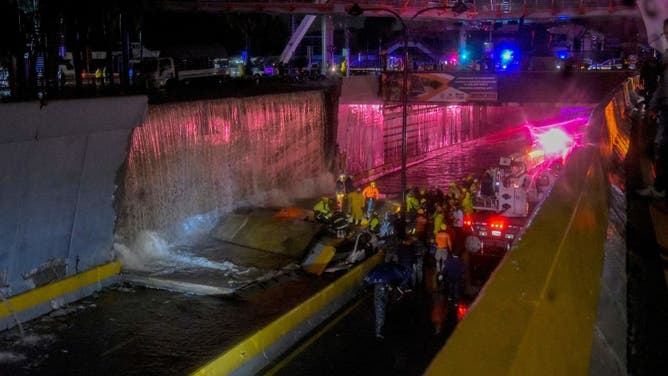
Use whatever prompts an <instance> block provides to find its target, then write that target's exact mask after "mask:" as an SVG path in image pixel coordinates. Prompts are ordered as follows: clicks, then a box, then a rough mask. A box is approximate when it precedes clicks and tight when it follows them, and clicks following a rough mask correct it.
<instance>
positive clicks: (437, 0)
mask: <svg viewBox="0 0 668 376" xmlns="http://www.w3.org/2000/svg"><path fill="white" fill-rule="evenodd" d="M458 1H459V0H359V1H350V0H330V1H328V2H327V3H326V4H320V5H318V6H315V7H314V4H313V1H312V0H252V1H244V0H203V1H195V8H198V9H200V10H220V9H229V10H246V11H253V10H256V11H263V10H268V9H271V11H272V12H281V11H284V12H295V13H303V12H309V13H314V12H315V13H343V12H345V9H346V8H347V7H350V6H351V5H352V4H353V3H358V4H359V5H360V6H362V7H385V8H390V9H393V10H395V11H396V12H397V13H399V14H401V15H402V16H410V15H411V11H412V10H415V9H422V8H426V7H436V6H453V5H455V4H456V3H457V2H458ZM158 2H159V3H163V4H171V5H175V4H177V3H178V4H181V6H190V8H192V3H189V4H188V5H183V4H184V3H183V2H174V1H158ZM462 2H463V3H464V4H465V5H466V6H467V8H468V11H467V12H465V14H464V17H466V18H489V17H498V18H503V17H504V16H511V15H512V16H527V17H531V16H537V17H542V16H550V15H551V16H554V15H575V14H577V15H584V16H586V15H587V14H600V13H618V12H626V13H628V12H637V7H635V6H634V5H627V2H625V1H624V0H462ZM425 17H432V18H434V17H440V18H452V17H457V18H461V17H462V15H460V14H454V13H453V12H441V13H439V14H433V13H432V14H428V15H425Z"/></svg>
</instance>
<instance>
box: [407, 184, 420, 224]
mask: <svg viewBox="0 0 668 376" xmlns="http://www.w3.org/2000/svg"><path fill="white" fill-rule="evenodd" d="M419 208H420V201H418V199H417V198H416V197H415V194H414V193H413V192H412V191H408V194H407V195H406V219H407V220H408V223H409V224H410V227H411V228H413V227H414V226H415V217H416V216H417V210H418V209H419Z"/></svg>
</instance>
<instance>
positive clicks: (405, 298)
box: [264, 258, 500, 376]
mask: <svg viewBox="0 0 668 376" xmlns="http://www.w3.org/2000/svg"><path fill="white" fill-rule="evenodd" d="M481 261H483V260H482V259H477V260H476V263H479V265H477V266H478V269H477V271H476V273H475V277H474V278H473V279H474V281H475V282H476V285H477V286H474V289H472V290H473V291H478V290H479V289H480V287H481V286H482V284H484V282H486V280H487V279H488V278H489V275H490V273H491V272H492V271H493V269H494V268H495V267H496V266H497V265H498V262H499V261H500V258H491V259H489V258H488V259H486V260H484V261H485V262H484V263H481ZM368 291H369V292H368V293H367V294H366V295H364V296H363V297H362V298H361V299H360V300H358V301H356V302H354V303H353V304H351V305H350V306H349V307H348V309H345V310H343V312H342V313H340V315H339V316H338V317H335V318H333V319H332V320H331V321H330V322H329V323H327V324H325V325H323V327H322V328H320V331H319V332H317V333H316V334H315V335H314V336H313V337H312V338H309V339H308V340H307V341H305V342H303V343H302V344H301V345H297V346H296V347H295V349H293V351H292V352H291V353H290V354H288V355H287V356H286V357H285V358H284V359H281V360H280V361H277V362H276V363H275V364H274V365H273V366H272V367H269V368H268V369H267V370H265V373H264V374H267V375H272V374H275V375H285V376H288V375H422V374H423V373H424V371H425V370H426V368H427V366H428V365H429V363H430V362H431V360H432V359H433V358H434V356H436V353H437V352H438V351H439V350H440V349H441V348H442V347H443V345H444V344H445V342H446V341H447V338H448V337H449V336H450V334H451V333H452V331H453V330H454V329H455V327H456V325H457V322H458V321H459V320H461V318H462V317H463V315H464V314H465V312H466V310H467V307H468V305H469V304H470V302H471V301H472V298H473V296H467V297H465V299H464V301H463V302H461V303H460V304H459V305H450V304H448V302H447V292H446V291H444V288H443V287H442V286H440V285H438V284H436V283H435V279H434V264H433V261H431V259H429V260H427V261H426V262H425V281H424V283H423V284H422V285H421V286H419V287H417V288H416V289H415V290H414V291H412V292H408V293H405V294H403V295H401V294H399V293H398V292H397V291H396V290H394V291H393V293H392V294H391V296H392V298H391V299H390V302H389V304H388V307H387V316H386V322H385V330H384V339H376V337H375V335H374V320H375V314H374V307H373V289H369V290H368Z"/></svg>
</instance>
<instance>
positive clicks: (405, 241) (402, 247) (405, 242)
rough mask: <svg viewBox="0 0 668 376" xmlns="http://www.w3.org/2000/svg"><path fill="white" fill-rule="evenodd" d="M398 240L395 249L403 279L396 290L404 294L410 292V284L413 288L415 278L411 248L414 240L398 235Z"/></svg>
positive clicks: (413, 254) (413, 257) (413, 250)
mask: <svg viewBox="0 0 668 376" xmlns="http://www.w3.org/2000/svg"><path fill="white" fill-rule="evenodd" d="M399 240H400V243H399V246H398V247H397V261H398V263H399V266H401V268H402V270H403V275H404V278H403V280H402V281H401V284H400V285H399V287H398V288H399V292H400V293H402V294H403V293H405V292H410V285H411V283H413V286H415V278H416V276H415V275H414V273H415V263H416V261H417V260H416V257H415V249H414V248H413V242H414V241H415V240H414V239H413V238H411V237H410V236H406V235H403V238H402V235H399Z"/></svg>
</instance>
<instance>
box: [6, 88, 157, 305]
mask: <svg viewBox="0 0 668 376" xmlns="http://www.w3.org/2000/svg"><path fill="white" fill-rule="evenodd" d="M146 107H147V99H146V98H145V97H123V98H100V99H90V100H88V99H82V100H69V101H54V102H49V103H48V104H47V105H46V106H44V107H43V108H41V109H40V105H39V104H38V103H12V104H2V105H0V179H1V184H0V212H1V213H2V216H0V289H1V290H0V291H2V294H3V295H4V296H5V297H10V296H14V295H17V294H20V293H24V292H26V291H28V290H31V289H34V288H35V287H39V286H44V285H48V284H50V283H53V282H56V281H59V280H62V279H63V278H66V277H68V276H72V275H74V274H77V273H80V272H83V271H85V270H88V269H91V268H94V267H96V266H99V265H102V264H104V263H107V262H109V261H110V260H111V259H112V254H111V247H112V240H113V231H114V221H115V212H114V209H113V203H114V194H115V191H116V186H115V183H116V182H115V180H116V175H117V173H118V170H119V168H120V166H121V165H122V164H123V161H124V160H125V158H126V153H127V149H128V145H129V136H130V133H131V132H132V129H133V128H134V127H136V126H138V125H139V124H140V122H141V121H142V119H143V117H144V114H145V112H146Z"/></svg>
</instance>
